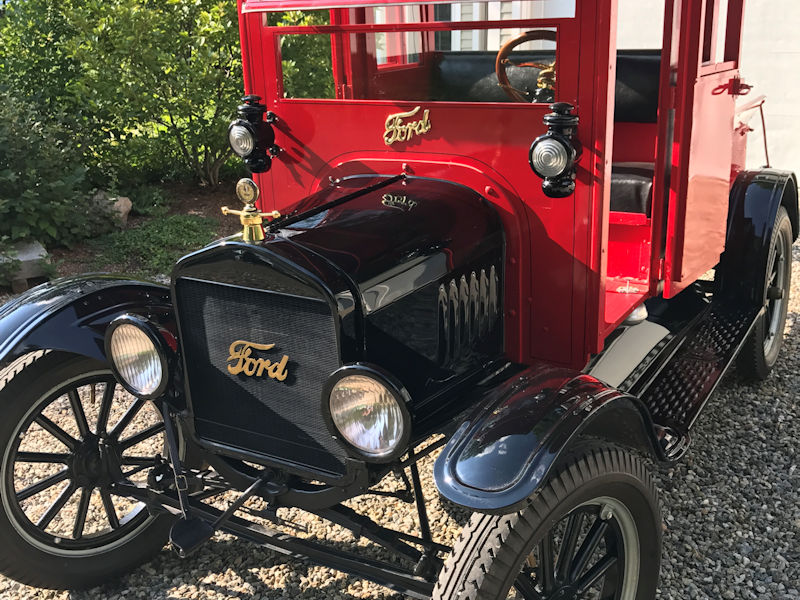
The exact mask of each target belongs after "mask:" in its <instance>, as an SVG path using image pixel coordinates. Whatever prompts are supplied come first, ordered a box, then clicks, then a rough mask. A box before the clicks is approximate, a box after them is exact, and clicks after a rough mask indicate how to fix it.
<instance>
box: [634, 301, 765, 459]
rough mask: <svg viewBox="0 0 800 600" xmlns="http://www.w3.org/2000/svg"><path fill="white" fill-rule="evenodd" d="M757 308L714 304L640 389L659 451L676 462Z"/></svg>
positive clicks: (740, 343) (750, 327)
mask: <svg viewBox="0 0 800 600" xmlns="http://www.w3.org/2000/svg"><path fill="white" fill-rule="evenodd" d="M760 315H761V311H760V310H759V309H754V308H752V307H750V308H743V307H741V306H736V307H734V306H730V305H726V304H725V303H722V302H719V303H713V302H712V304H711V305H710V306H709V307H708V309H706V311H705V314H704V315H703V316H702V317H701V318H700V320H698V321H697V322H696V323H695V325H694V327H692V329H691V330H690V331H689V332H688V333H687V334H686V336H685V338H684V340H683V342H682V343H681V345H680V346H679V347H678V349H677V350H676V351H675V354H674V355H673V356H672V358H671V359H670V360H669V361H668V362H667V363H666V364H665V365H664V366H663V368H662V369H661V371H660V372H659V373H658V375H656V376H655V377H654V378H653V380H652V381H651V383H650V384H649V385H648V386H647V387H646V388H645V389H644V390H643V391H640V392H639V397H640V398H641V400H642V401H643V402H644V404H645V405H646V406H647V407H648V408H649V409H650V414H651V415H652V418H653V422H654V423H655V425H656V430H657V431H659V430H661V431H665V432H667V435H664V436H660V437H661V439H662V443H663V445H664V452H665V454H666V455H667V456H668V457H669V458H670V459H675V460H677V459H678V458H679V457H680V456H681V455H683V454H684V453H685V452H686V450H687V449H688V446H689V444H688V434H689V430H690V429H691V428H692V426H693V425H694V422H695V420H696V419H697V417H698V415H699V414H700V411H701V410H702V409H703V407H704V406H705V404H706V402H707V401H708V399H709V397H710V396H711V394H712V393H713V392H714V390H715V389H716V387H717V385H718V384H719V382H720V380H721V379H722V376H723V375H724V374H725V372H726V371H727V370H728V367H729V366H730V365H731V363H732V362H733V359H734V358H735V357H736V354H737V353H738V351H739V349H740V348H741V346H742V344H743V343H744V341H745V339H746V338H747V336H748V335H749V334H750V331H751V329H752V327H753V325H754V324H755V322H756V318H757V317H759V316H760Z"/></svg>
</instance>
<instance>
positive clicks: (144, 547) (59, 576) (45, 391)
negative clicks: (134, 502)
mask: <svg viewBox="0 0 800 600" xmlns="http://www.w3.org/2000/svg"><path fill="white" fill-rule="evenodd" d="M110 380H113V375H111V372H110V371H109V369H108V367H107V366H105V365H104V364H103V363H100V362H97V361H94V360H91V359H88V358H85V357H80V356H75V355H67V354H63V353H56V352H53V353H49V354H46V355H44V356H41V355H37V356H34V357H33V358H32V359H28V360H26V361H22V362H20V363H17V364H16V368H14V369H10V370H7V371H5V372H4V373H3V374H0V407H1V409H2V411H3V412H2V414H3V418H2V420H0V460H2V462H0V496H1V500H2V502H0V540H2V544H0V573H2V574H4V575H6V576H7V577H10V578H12V579H14V580H16V581H19V582H22V583H25V584H27V585H31V586H35V587H43V588H55V589H79V588H87V587H94V586H96V585H99V584H101V583H105V582H107V581H108V580H109V579H110V578H114V577H117V576H119V575H122V574H124V573H126V572H128V571H130V570H131V569H133V568H134V567H136V566H137V565H139V564H141V563H142V562H145V561H147V560H149V559H151V558H152V557H153V556H154V555H155V554H156V553H157V552H158V551H159V550H161V549H162V548H163V546H164V544H165V542H166V540H167V538H168V535H169V529H170V526H171V523H172V520H173V519H172V517H171V516H167V515H164V516H158V517H153V516H151V515H149V514H148V512H147V510H146V509H145V508H144V507H143V506H138V507H137V506H133V508H131V509H130V512H125V513H123V516H122V517H120V516H119V514H118V513H117V510H118V509H117V508H112V509H111V511H109V508H108V506H107V505H106V504H105V502H106V499H107V498H106V497H103V499H102V501H103V504H102V506H103V508H104V509H105V511H106V513H105V514H106V515H107V516H108V517H107V518H108V523H109V525H108V531H107V532H105V533H104V532H103V531H100V532H99V533H96V534H95V533H92V534H88V533H87V535H84V533H86V532H87V531H86V530H87V524H86V523H87V517H86V514H87V513H89V511H90V510H96V508H95V507H94V505H92V507H91V508H89V502H90V501H93V500H92V499H93V496H92V494H97V497H96V498H95V499H96V500H99V499H100V491H99V490H100V488H99V487H98V488H96V491H95V490H92V491H90V492H88V499H87V501H86V502H87V508H86V509H82V508H81V505H82V501H83V495H84V493H85V492H84V489H89V486H90V485H91V484H85V486H84V483H82V482H80V481H77V478H78V475H76V473H78V471H76V470H73V469H74V467H73V466H72V465H73V464H75V463H71V462H69V461H72V460H75V453H74V452H72V451H71V450H70V449H69V448H68V447H67V446H66V445H63V446H62V447H63V448H64V449H66V450H67V451H66V452H62V454H66V455H69V457H70V458H65V459H64V460H63V461H62V462H65V464H66V465H67V466H66V467H61V466H55V465H51V466H54V467H55V468H56V469H63V470H69V477H68V478H67V479H65V480H64V481H65V482H68V483H66V487H65V488H64V489H65V490H66V489H67V488H69V487H71V486H73V485H74V486H75V488H74V492H71V493H72V494H73V497H70V498H69V501H70V502H72V501H74V500H77V505H78V508H77V509H76V510H75V514H76V515H79V514H81V512H82V511H83V515H84V516H83V524H82V525H81V526H80V527H81V529H80V531H79V533H78V534H77V536H76V537H75V540H70V539H66V538H60V537H57V536H54V534H52V533H48V532H47V528H48V526H51V525H45V526H44V527H42V528H40V529H39V528H37V525H36V524H35V523H34V522H33V519H32V518H30V517H28V516H27V514H26V512H25V510H26V509H24V508H23V502H22V501H21V500H20V495H22V492H19V488H18V487H17V483H18V482H17V481H16V479H17V478H18V476H19V474H20V473H23V474H26V473H35V469H33V467H34V465H33V464H29V463H32V462H35V461H29V460H24V459H25V458H28V457H25V456H23V455H24V453H25V452H24V451H23V450H21V446H20V444H21V443H22V442H21V441H20V439H21V438H22V437H23V436H24V435H40V436H44V435H45V434H46V433H47V432H46V431H45V429H44V428H42V429H41V431H42V432H44V434H43V433H40V432H39V430H37V431H36V432H34V433H30V431H31V428H32V426H33V423H34V421H35V422H36V423H37V424H38V423H39V420H38V419H39V418H40V417H41V411H42V410H49V408H47V407H50V406H53V404H52V402H65V401H66V398H67V397H66V396H65V395H64V394H61V393H60V391H61V390H64V392H65V393H66V390H67V389H81V388H78V387H75V386H79V385H92V382H95V381H102V382H104V381H110ZM83 382H90V383H83ZM103 385H105V384H103ZM70 386H72V387H71V388H70ZM92 389H94V388H92ZM103 389H105V388H103ZM115 401H116V400H114V399H112V400H109V404H111V403H113V402H115ZM80 402H81V404H82V406H83V405H84V404H85V401H84V400H81V401H80ZM101 402H104V400H102V401H101ZM72 410H73V412H72V413H69V414H71V415H74V412H75V409H74V408H73V409H72ZM100 410H102V408H101V409H100ZM48 414H49V413H48ZM65 414H66V413H65ZM37 415H39V416H38V417H37ZM106 421H108V419H106ZM75 422H77V418H75ZM84 422H87V419H86V417H85V416H84ZM88 422H90V423H91V419H88ZM26 424H27V425H26ZM61 427H62V431H65V430H64V429H63V428H64V427H66V425H64V424H62V425H61ZM91 427H94V428H95V430H97V429H99V425H95V424H94V423H92V424H91V425H90V428H91ZM111 428H112V427H111V422H108V429H111ZM123 430H124V428H123ZM123 430H120V435H122V433H123ZM91 431H92V430H91V429H90V432H91ZM95 432H96V431H95ZM88 435H89V434H87V437H88ZM78 437H79V436H75V439H78ZM40 439H41V438H40ZM80 439H84V438H80ZM56 443H62V442H56ZM48 452H52V450H48ZM20 465H23V466H22V467H20ZM26 465H27V466H26ZM20 469H22V470H20ZM25 469H28V470H27V471H26V470H25ZM36 477H38V475H36ZM53 487H55V486H53ZM56 491H57V490H55V491H53V492H52V493H53V494H55V492H56ZM62 493H66V492H62ZM104 493H105V492H104ZM39 495H41V492H40V493H39ZM75 495H77V499H76V498H75V497H74V496H75ZM106 496H107V497H111V495H110V493H107V494H106ZM37 498H38V495H33V496H32V498H31V499H32V500H33V501H34V502H41V507H42V508H44V507H45V506H48V507H52V506H53V505H54V504H55V503H51V499H52V496H50V497H47V498H45V499H41V500H38V499H37ZM26 501H27V500H26ZM120 501H122V500H120V499H119V498H118V497H114V498H113V500H112V502H120ZM66 506H70V505H69V504H67V505H66ZM114 506H115V505H114V504H112V507H114ZM116 506H118V504H117V505H116ZM37 510H38V509H37ZM60 510H63V508H62V509H60ZM97 510H100V509H97ZM125 510H128V509H127V508H126V509H125ZM49 512H50V511H49V510H46V511H45V512H44V514H48V513H49ZM112 512H113V514H114V517H115V518H118V522H117V528H116V529H115V528H114V526H113V525H111V522H112V516H111V514H110V513H112ZM90 514H91V513H90ZM40 518H43V517H40ZM61 518H62V517H61V516H59V513H56V516H55V521H51V522H50V523H53V522H59V519H61ZM79 518H80V517H78V516H76V517H75V525H74V527H75V528H77V527H78V525H77V522H78V519H79ZM128 519H129V520H128ZM63 521H64V523H66V525H65V527H67V528H68V527H69V525H68V523H69V521H67V517H64V518H63ZM75 530H76V529H73V531H75ZM59 544H62V545H59Z"/></svg>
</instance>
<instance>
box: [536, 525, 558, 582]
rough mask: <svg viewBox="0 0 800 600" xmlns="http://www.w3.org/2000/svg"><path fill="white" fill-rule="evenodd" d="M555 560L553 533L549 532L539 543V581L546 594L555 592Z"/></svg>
mask: <svg viewBox="0 0 800 600" xmlns="http://www.w3.org/2000/svg"><path fill="white" fill-rule="evenodd" d="M555 572H556V569H555V560H554V555H553V532H552V531H549V532H547V534H546V535H545V537H544V539H543V540H542V541H541V542H539V564H538V573H539V577H538V580H539V581H540V582H541V584H542V588H543V589H544V592H545V593H548V592H553V591H555V587H556V584H555Z"/></svg>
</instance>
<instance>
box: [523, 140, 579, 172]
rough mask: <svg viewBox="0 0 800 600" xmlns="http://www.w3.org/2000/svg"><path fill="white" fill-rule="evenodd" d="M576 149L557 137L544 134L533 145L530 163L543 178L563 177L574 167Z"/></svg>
mask: <svg viewBox="0 0 800 600" xmlns="http://www.w3.org/2000/svg"><path fill="white" fill-rule="evenodd" d="M573 156H574V150H573V149H572V148H568V147H567V146H566V145H565V144H564V142H562V141H560V140H559V139H557V138H555V137H550V136H542V137H541V138H539V139H538V140H537V141H536V142H535V143H534V144H533V146H531V152H530V163H531V168H533V170H534V172H535V173H536V174H537V175H538V176H539V177H541V178H542V179H546V178H555V177H561V176H562V175H563V174H564V173H566V172H567V170H569V169H570V168H571V167H572V161H573Z"/></svg>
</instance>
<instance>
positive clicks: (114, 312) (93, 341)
mask: <svg viewBox="0 0 800 600" xmlns="http://www.w3.org/2000/svg"><path fill="white" fill-rule="evenodd" d="M125 313H131V314H137V315H140V316H143V317H146V318H148V319H150V320H151V321H153V322H154V323H156V324H158V325H159V326H160V327H161V328H163V330H164V331H166V332H169V333H170V334H172V335H173V336H174V335H175V324H174V317H173V310H172V301H171V297H170V292H169V288H167V287H166V286H163V285H159V284H156V283H150V282H144V281H135V280H130V279H122V278H119V277H114V276H110V275H81V276H77V277H68V278H63V279H57V280H54V281H51V282H49V283H45V284H43V285H40V286H37V287H35V288H33V289H31V290H28V291H27V292H25V293H24V294H22V295H20V296H19V297H17V298H15V299H14V300H11V301H10V302H8V303H7V304H5V305H3V306H2V307H0V371H2V370H3V369H4V368H5V367H6V366H7V365H9V364H10V363H11V362H13V361H14V360H16V359H17V358H19V357H20V356H24V355H25V354H28V353H30V352H34V351H37V350H57V351H64V352H71V353H74V354H80V355H83V356H88V357H91V358H94V359H97V360H101V361H103V362H108V361H107V360H106V355H105V331H106V327H107V326H108V324H109V323H110V322H111V321H112V320H113V319H114V318H116V317H118V316H119V315H121V314H125Z"/></svg>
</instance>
